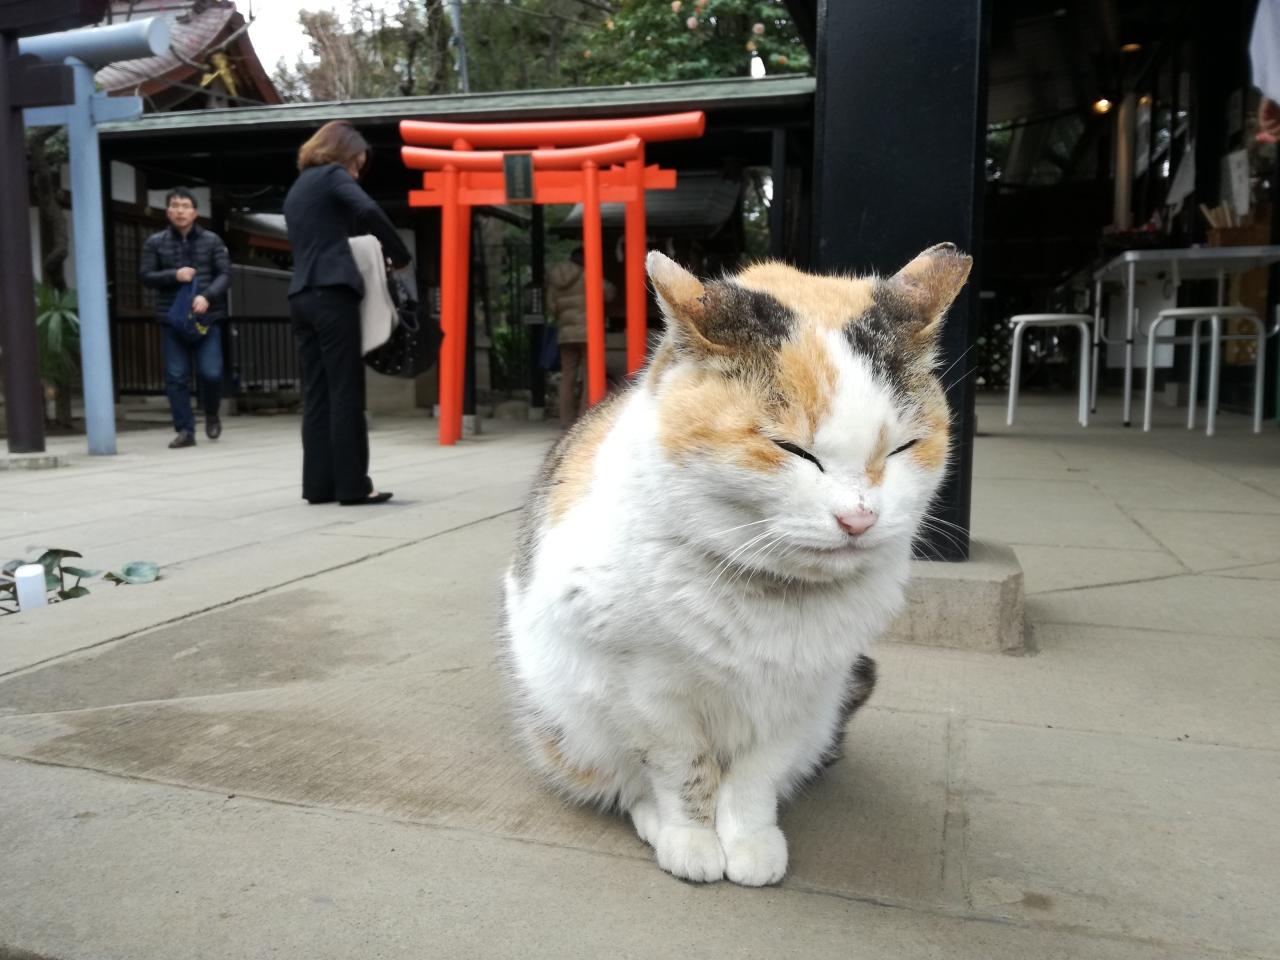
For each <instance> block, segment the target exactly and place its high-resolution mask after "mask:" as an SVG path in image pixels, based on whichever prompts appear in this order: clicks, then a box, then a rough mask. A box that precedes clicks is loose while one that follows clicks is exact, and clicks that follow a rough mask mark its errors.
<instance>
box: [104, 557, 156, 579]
mask: <svg viewBox="0 0 1280 960" xmlns="http://www.w3.org/2000/svg"><path fill="white" fill-rule="evenodd" d="M114 576H115V578H116V581H117V582H119V583H151V582H152V581H153V580H156V579H158V578H159V576H160V567H159V566H157V565H156V564H154V563H152V562H151V561H150V560H134V561H132V562H131V563H126V564H125V565H124V568H123V569H122V570H121V571H120V572H119V573H118V574H114ZM108 579H111V577H108Z"/></svg>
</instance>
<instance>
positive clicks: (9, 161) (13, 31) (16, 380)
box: [0, 0, 108, 453]
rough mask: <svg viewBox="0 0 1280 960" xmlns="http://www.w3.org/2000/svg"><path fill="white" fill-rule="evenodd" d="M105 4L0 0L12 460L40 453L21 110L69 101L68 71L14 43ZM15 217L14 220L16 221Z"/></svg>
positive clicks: (1, 277)
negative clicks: (23, 54)
mask: <svg viewBox="0 0 1280 960" xmlns="http://www.w3.org/2000/svg"><path fill="white" fill-rule="evenodd" d="M107 3H108V0H0V210H3V211H8V213H7V214H6V215H4V216H0V351H2V352H3V359H4V391H5V417H6V421H7V426H8V431H9V452H10V453H41V452H43V451H44V392H43V389H42V387H41V384H40V355H39V351H38V348H37V346H36V319H35V309H36V305H35V279H34V275H33V271H32V267H31V232H30V229H31V228H30V226H29V222H28V219H27V216H26V211H27V208H28V206H29V205H30V204H29V201H28V198H27V147H26V136H25V132H24V127H23V123H22V111H23V110H24V109H25V108H27V107H49V106H57V105H59V104H64V103H71V102H72V101H73V100H74V99H75V94H74V88H73V79H72V74H71V69H70V68H69V67H64V66H62V65H60V64H43V63H41V62H40V61H38V60H37V59H36V58H35V57H20V56H19V55H18V38H19V37H25V36H32V35H36V34H43V33H56V32H58V31H61V30H70V29H73V28H75V27H82V26H86V25H88V24H91V23H97V22H98V21H99V20H101V19H102V17H103V15H104V14H105V13H106V11H107ZM19 213H20V214H21V215H18V214H19Z"/></svg>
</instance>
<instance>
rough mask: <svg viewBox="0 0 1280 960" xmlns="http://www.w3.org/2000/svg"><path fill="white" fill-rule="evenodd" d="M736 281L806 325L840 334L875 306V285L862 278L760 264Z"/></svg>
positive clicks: (775, 264) (773, 263)
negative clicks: (778, 304)
mask: <svg viewBox="0 0 1280 960" xmlns="http://www.w3.org/2000/svg"><path fill="white" fill-rule="evenodd" d="M734 281H735V282H736V283H737V284H738V285H739V286H743V287H746V288H747V289H748V290H755V291H757V292H759V293H767V294H769V296H771V297H773V298H774V299H775V300H777V301H778V302H779V303H781V304H782V305H783V306H784V307H786V308H787V309H789V310H790V311H791V312H792V313H794V314H795V315H796V316H797V317H798V318H800V320H801V322H802V323H806V324H812V325H814V326H816V327H818V328H819V329H822V330H839V329H840V328H841V327H843V326H844V325H845V324H847V323H849V322H850V321H852V320H855V319H856V318H858V317H860V316H862V314H864V313H865V312H866V311H867V308H868V307H870V306H871V303H872V294H873V292H874V289H875V281H874V280H872V279H868V278H861V277H823V276H815V275H814V274H811V273H805V272H803V271H801V270H797V269H796V268H795V267H792V266H789V265H788V264H785V263H779V262H777V261H766V262H764V263H757V264H754V265H752V266H750V267H747V269H745V270H743V271H742V272H741V273H739V274H738V275H737V276H736V277H734Z"/></svg>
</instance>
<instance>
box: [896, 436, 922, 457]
mask: <svg viewBox="0 0 1280 960" xmlns="http://www.w3.org/2000/svg"><path fill="white" fill-rule="evenodd" d="M919 442H920V438H919V437H916V438H914V439H912V440H908V441H907V442H906V443H904V444H903V445H902V446H900V447H898V449H896V450H890V451H889V456H891V457H892V456H893V455H894V454H898V453H902V452H903V451H905V450H910V449H911V448H912V447H914V446H915V445H916V444H917V443H919Z"/></svg>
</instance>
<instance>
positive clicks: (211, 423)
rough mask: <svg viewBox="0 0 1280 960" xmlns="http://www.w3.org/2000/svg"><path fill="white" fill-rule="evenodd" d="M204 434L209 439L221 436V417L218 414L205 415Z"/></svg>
mask: <svg viewBox="0 0 1280 960" xmlns="http://www.w3.org/2000/svg"><path fill="white" fill-rule="evenodd" d="M204 435H205V436H206V437H208V438H209V439H210V440H217V439H218V438H219V437H220V436H222V418H221V417H218V416H213V417H205V420H204Z"/></svg>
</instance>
